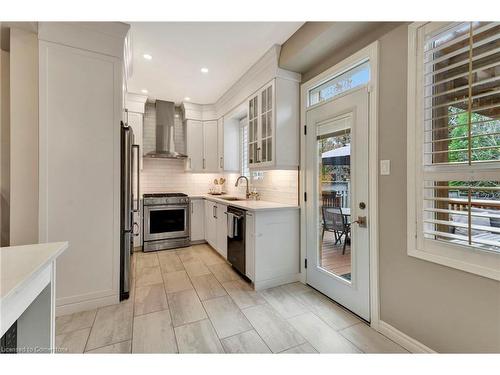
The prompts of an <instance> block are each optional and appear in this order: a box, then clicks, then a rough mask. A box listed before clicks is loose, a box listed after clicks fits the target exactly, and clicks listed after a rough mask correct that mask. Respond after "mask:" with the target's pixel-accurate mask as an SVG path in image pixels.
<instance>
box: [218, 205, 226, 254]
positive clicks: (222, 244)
mask: <svg viewBox="0 0 500 375" xmlns="http://www.w3.org/2000/svg"><path fill="white" fill-rule="evenodd" d="M215 218H216V220H217V240H216V248H215V250H217V252H218V253H219V254H220V255H222V257H224V259H227V206H226V205H225V204H221V203H217V208H216V210H215Z"/></svg>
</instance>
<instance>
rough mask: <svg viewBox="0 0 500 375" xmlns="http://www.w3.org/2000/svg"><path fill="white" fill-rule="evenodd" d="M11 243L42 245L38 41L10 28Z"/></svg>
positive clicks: (28, 34)
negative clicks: (39, 185) (40, 229)
mask: <svg viewBox="0 0 500 375" xmlns="http://www.w3.org/2000/svg"><path fill="white" fill-rule="evenodd" d="M10 109H11V115H10V123H11V132H10V140H11V141H10V151H11V155H10V244H11V245H22V244H28V243H36V242H38V39H37V35H36V34H34V33H31V32H28V31H24V30H21V29H17V28H11V29H10Z"/></svg>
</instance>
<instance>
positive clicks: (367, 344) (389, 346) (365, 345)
mask: <svg viewBox="0 0 500 375" xmlns="http://www.w3.org/2000/svg"><path fill="white" fill-rule="evenodd" d="M339 333H340V334H341V335H342V336H344V337H345V338H347V339H348V340H349V341H351V342H352V343H353V344H354V345H356V346H357V347H358V348H360V349H361V350H362V351H363V352H365V353H408V352H407V351H406V350H405V349H404V348H402V347H401V346H399V345H398V344H396V343H395V342H394V341H392V340H389V339H388V338H387V337H385V336H384V335H381V334H380V333H378V332H377V331H375V330H374V329H373V328H371V327H369V326H368V325H366V324H365V323H359V324H355V325H353V326H351V327H348V328H345V329H343V330H341V331H339Z"/></svg>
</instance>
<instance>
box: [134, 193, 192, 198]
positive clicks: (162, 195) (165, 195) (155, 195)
mask: <svg viewBox="0 0 500 375" xmlns="http://www.w3.org/2000/svg"><path fill="white" fill-rule="evenodd" d="M143 197H144V198H170V197H187V194H184V193H150V194H144V195H143Z"/></svg>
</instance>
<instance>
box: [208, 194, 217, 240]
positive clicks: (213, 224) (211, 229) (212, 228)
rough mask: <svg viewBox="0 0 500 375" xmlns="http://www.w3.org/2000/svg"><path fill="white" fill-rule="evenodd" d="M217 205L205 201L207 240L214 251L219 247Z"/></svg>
mask: <svg viewBox="0 0 500 375" xmlns="http://www.w3.org/2000/svg"><path fill="white" fill-rule="evenodd" d="M216 206H217V205H216V204H215V203H214V202H212V201H209V200H205V240H206V241H207V242H208V243H209V244H210V246H212V247H213V248H214V249H215V248H216V247H217V219H216V218H215V207H216Z"/></svg>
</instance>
